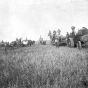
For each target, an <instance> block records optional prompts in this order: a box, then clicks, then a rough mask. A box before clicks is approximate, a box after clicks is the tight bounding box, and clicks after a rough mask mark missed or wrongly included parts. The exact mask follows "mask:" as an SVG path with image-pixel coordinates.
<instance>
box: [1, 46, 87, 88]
mask: <svg viewBox="0 0 88 88" xmlns="http://www.w3.org/2000/svg"><path fill="white" fill-rule="evenodd" d="M50 48H51V47H50ZM43 49H44V48H43ZM28 52H29V51H27V53H28ZM24 53H25V56H26V52H24ZM33 53H34V51H33ZM52 53H54V52H52ZM33 55H34V54H33ZM77 57H78V60H79V61H78V62H77V61H76V62H73V61H70V62H69V61H68V60H64V62H63V63H64V66H65V67H66V69H65V68H62V69H61V68H60V67H55V66H52V67H49V66H46V69H42V67H43V64H41V66H40V67H38V68H37V65H36V64H35V63H31V62H30V60H28V61H27V62H26V63H28V64H27V65H24V64H25V60H24V58H23V59H21V58H22V57H21V58H18V59H17V57H15V56H13V55H12V56H11V55H10V56H3V57H1V58H0V88H88V57H87V56H86V57H85V59H83V58H81V57H80V55H79V56H78V55H77ZM79 57H80V58H79ZM9 58H11V59H9ZM26 58H27V57H26ZM82 59H83V60H82ZM83 62H84V63H85V64H84V65H83ZM75 64H76V65H77V66H78V67H75ZM72 65H73V67H72V68H71V66H72ZM43 68H44V67H43Z"/></svg>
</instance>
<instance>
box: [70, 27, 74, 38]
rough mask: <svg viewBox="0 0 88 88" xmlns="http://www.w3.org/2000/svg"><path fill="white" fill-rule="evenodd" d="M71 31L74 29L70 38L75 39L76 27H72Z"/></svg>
mask: <svg viewBox="0 0 88 88" xmlns="http://www.w3.org/2000/svg"><path fill="white" fill-rule="evenodd" d="M71 29H72V33H71V35H70V36H71V37H72V38H74V37H75V26H72V27H71Z"/></svg>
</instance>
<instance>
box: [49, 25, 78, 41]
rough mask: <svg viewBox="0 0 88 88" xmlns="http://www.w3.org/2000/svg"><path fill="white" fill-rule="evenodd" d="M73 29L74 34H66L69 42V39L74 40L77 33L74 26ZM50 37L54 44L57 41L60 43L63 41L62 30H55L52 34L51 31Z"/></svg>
mask: <svg viewBox="0 0 88 88" xmlns="http://www.w3.org/2000/svg"><path fill="white" fill-rule="evenodd" d="M71 29H72V32H71V33H70V34H69V33H68V32H67V34H66V39H67V40H68V39H69V37H72V38H74V37H75V35H76V33H75V26H72V27H71ZM48 36H50V39H51V40H52V41H53V42H55V41H57V40H59V41H61V40H62V35H61V30H60V29H58V30H57V31H55V30H54V31H53V33H51V31H50V30H49V34H48Z"/></svg>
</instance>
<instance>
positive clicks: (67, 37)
mask: <svg viewBox="0 0 88 88" xmlns="http://www.w3.org/2000/svg"><path fill="white" fill-rule="evenodd" d="M69 37H70V35H69V33H68V32H67V34H66V39H67V45H68V43H69Z"/></svg>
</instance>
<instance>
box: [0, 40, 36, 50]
mask: <svg viewBox="0 0 88 88" xmlns="http://www.w3.org/2000/svg"><path fill="white" fill-rule="evenodd" d="M34 43H35V41H34V40H22V39H16V40H15V41H12V42H11V43H9V42H1V43H0V47H4V49H5V51H7V49H17V48H20V47H26V46H31V45H33V44H34Z"/></svg>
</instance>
